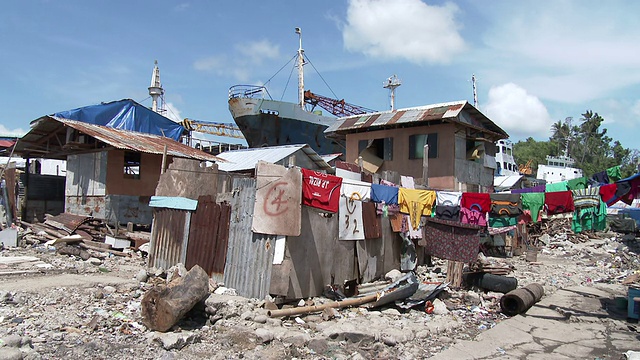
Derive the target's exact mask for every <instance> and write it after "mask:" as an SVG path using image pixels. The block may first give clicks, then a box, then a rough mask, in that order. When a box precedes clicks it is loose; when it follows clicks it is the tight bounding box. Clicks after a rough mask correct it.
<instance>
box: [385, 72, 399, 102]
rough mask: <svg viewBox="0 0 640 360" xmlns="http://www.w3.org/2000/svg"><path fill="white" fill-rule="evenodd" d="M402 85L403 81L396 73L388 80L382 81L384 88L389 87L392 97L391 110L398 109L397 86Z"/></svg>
mask: <svg viewBox="0 0 640 360" xmlns="http://www.w3.org/2000/svg"><path fill="white" fill-rule="evenodd" d="M400 85H402V82H401V81H400V79H398V77H397V76H396V75H395V74H394V75H393V76H390V77H389V78H388V79H387V81H385V82H383V83H382V87H383V88H385V89H389V97H390V98H391V111H395V109H396V88H397V87H398V86H400Z"/></svg>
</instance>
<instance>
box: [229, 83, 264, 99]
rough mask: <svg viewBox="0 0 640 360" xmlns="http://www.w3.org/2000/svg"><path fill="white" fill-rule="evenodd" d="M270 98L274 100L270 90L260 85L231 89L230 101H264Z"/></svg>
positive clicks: (238, 86) (235, 86) (240, 86)
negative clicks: (235, 99)
mask: <svg viewBox="0 0 640 360" xmlns="http://www.w3.org/2000/svg"><path fill="white" fill-rule="evenodd" d="M265 96H266V97H268V98H269V99H270V100H273V98H272V97H271V94H269V90H267V88H266V87H264V86H258V85H234V86H232V87H230V88H229V99H234V98H251V99H264V98H265Z"/></svg>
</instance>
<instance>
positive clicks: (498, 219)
mask: <svg viewBox="0 0 640 360" xmlns="http://www.w3.org/2000/svg"><path fill="white" fill-rule="evenodd" d="M517 224H518V217H517V216H493V215H491V214H489V223H488V225H489V227H490V228H503V227H507V226H515V225H517Z"/></svg>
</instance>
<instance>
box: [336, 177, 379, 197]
mask: <svg viewBox="0 0 640 360" xmlns="http://www.w3.org/2000/svg"><path fill="white" fill-rule="evenodd" d="M340 192H341V194H342V196H344V197H346V198H347V199H354V200H360V201H369V200H370V199H371V184H370V183H368V182H364V181H358V180H352V179H342V187H341V188H340Z"/></svg>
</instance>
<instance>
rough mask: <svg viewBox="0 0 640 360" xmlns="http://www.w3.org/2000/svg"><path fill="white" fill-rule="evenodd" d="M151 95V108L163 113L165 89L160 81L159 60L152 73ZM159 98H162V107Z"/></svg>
mask: <svg viewBox="0 0 640 360" xmlns="http://www.w3.org/2000/svg"><path fill="white" fill-rule="evenodd" d="M149 96H151V99H152V102H151V110H153V111H155V112H157V113H159V114H162V113H163V112H164V89H163V88H162V84H161V83H160V69H159V68H158V60H156V61H155V63H154V66H153V74H152V75H151V86H149ZM158 98H160V102H161V104H160V109H158Z"/></svg>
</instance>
